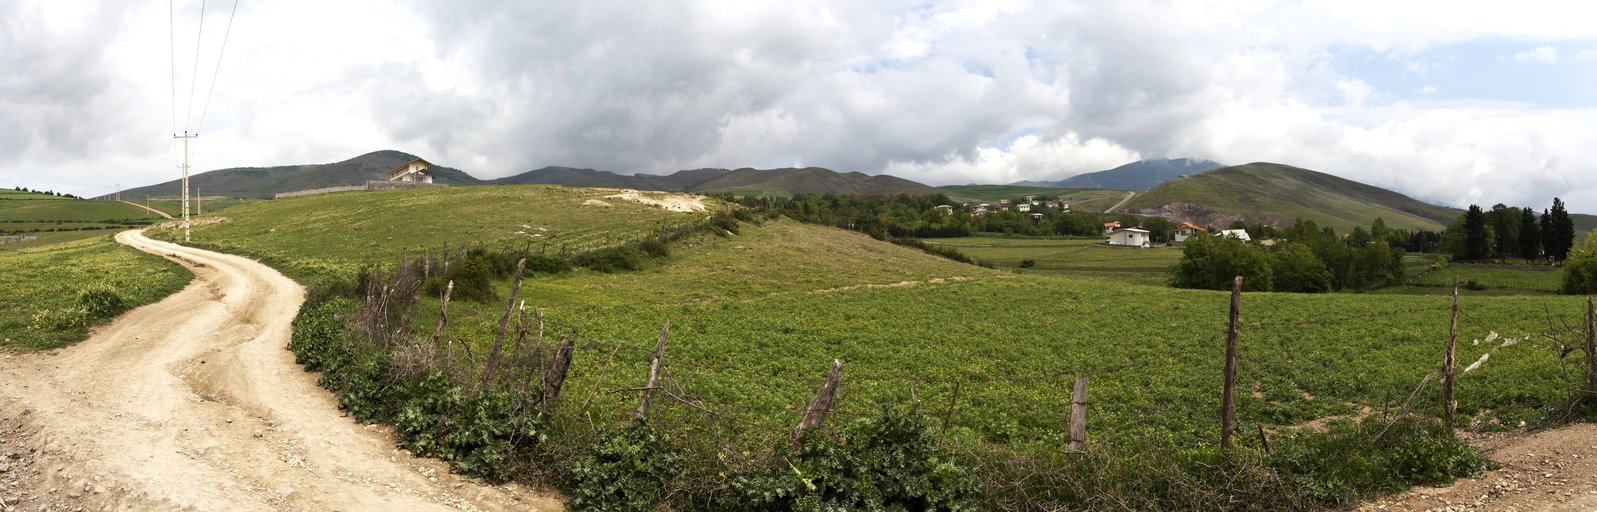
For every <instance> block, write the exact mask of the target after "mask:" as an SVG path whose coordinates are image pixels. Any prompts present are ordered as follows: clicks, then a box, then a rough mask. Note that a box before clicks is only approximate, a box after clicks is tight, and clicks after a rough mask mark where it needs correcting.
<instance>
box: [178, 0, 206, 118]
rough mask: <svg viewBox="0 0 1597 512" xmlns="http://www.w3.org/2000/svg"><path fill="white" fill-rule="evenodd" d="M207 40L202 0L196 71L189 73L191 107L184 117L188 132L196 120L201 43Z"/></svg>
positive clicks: (195, 40) (203, 0) (197, 38)
mask: <svg viewBox="0 0 1597 512" xmlns="http://www.w3.org/2000/svg"><path fill="white" fill-rule="evenodd" d="M204 40H205V0H200V29H199V30H198V31H197V33H196V35H195V36H194V72H193V73H192V74H190V75H189V109H188V114H187V115H186V116H185V117H184V118H183V132H184V133H188V131H189V126H191V124H190V122H191V121H193V120H194V89H195V86H196V85H198V84H199V81H200V43H201V42H203V41H204Z"/></svg>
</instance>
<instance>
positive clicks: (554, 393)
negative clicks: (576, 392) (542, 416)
mask: <svg viewBox="0 0 1597 512" xmlns="http://www.w3.org/2000/svg"><path fill="white" fill-rule="evenodd" d="M571 350H572V344H571V338H565V337H562V338H560V344H559V345H558V346H556V347H555V353H554V360H553V361H550V362H549V368H548V369H546V370H544V372H543V402H542V403H540V404H539V407H540V408H542V409H543V411H544V412H549V410H550V409H553V408H554V406H555V402H557V401H559V400H560V387H561V386H563V385H565V382H566V369H567V368H570V367H571Z"/></svg>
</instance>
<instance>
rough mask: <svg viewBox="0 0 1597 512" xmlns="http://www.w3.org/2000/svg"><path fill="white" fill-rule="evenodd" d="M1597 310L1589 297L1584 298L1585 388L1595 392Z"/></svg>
mask: <svg viewBox="0 0 1597 512" xmlns="http://www.w3.org/2000/svg"><path fill="white" fill-rule="evenodd" d="M1594 330H1597V309H1594V307H1593V306H1592V300H1591V296H1590V295H1588V296H1586V368H1587V369H1586V386H1587V387H1588V388H1590V389H1591V390H1592V391H1597V333H1594V332H1593V331H1594Z"/></svg>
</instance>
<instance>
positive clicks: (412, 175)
mask: <svg viewBox="0 0 1597 512" xmlns="http://www.w3.org/2000/svg"><path fill="white" fill-rule="evenodd" d="M427 165H428V164H427V161H426V160H422V159H420V158H417V159H415V160H411V161H409V162H405V163H404V164H401V165H400V166H399V167H395V168H394V170H392V171H388V181H397V182H401V183H432V182H433V173H432V171H428V170H427Z"/></svg>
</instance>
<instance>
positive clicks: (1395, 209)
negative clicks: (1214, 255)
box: [1124, 163, 1458, 232]
mask: <svg viewBox="0 0 1597 512" xmlns="http://www.w3.org/2000/svg"><path fill="white" fill-rule="evenodd" d="M1177 202H1182V203H1195V204H1198V205H1200V206H1202V207H1204V208H1207V209H1209V210H1211V211H1214V212H1221V213H1237V214H1242V215H1244V216H1246V217H1247V218H1249V219H1264V220H1272V221H1276V222H1277V223H1283V224H1290V223H1291V222H1292V219H1294V218H1303V219H1312V220H1314V221H1315V222H1316V223H1318V224H1319V225H1321V226H1331V227H1334V228H1336V229H1337V230H1338V231H1344V232H1345V231H1347V230H1350V229H1352V228H1353V227H1354V226H1368V225H1369V224H1370V222H1371V221H1372V220H1374V219H1375V218H1376V217H1381V218H1382V219H1383V220H1385V221H1386V225H1387V226H1389V227H1392V228H1399V229H1427V230H1432V231H1440V230H1441V229H1442V228H1443V227H1445V223H1447V222H1451V221H1452V219H1453V218H1454V217H1456V216H1457V215H1458V212H1457V211H1454V210H1452V209H1450V208H1446V207H1441V206H1435V205H1431V204H1426V203H1423V202H1420V201H1416V200H1413V199H1410V198H1408V197H1406V196H1402V195H1401V194H1398V193H1396V192H1392V191H1389V190H1385V189H1381V188H1377V187H1372V186H1369V185H1365V184H1362V183H1358V182H1353V181H1348V180H1344V179H1341V178H1337V177H1335V176H1331V175H1328V174H1323V173H1318V172H1314V171H1309V170H1306V169H1299V168H1296V167H1291V166H1286V165H1280V164H1271V163H1252V164H1247V165H1238V166H1233V167H1225V168H1220V169H1216V170H1213V171H1209V172H1206V173H1203V174H1199V175H1196V176H1192V177H1189V178H1186V179H1180V180H1175V181H1170V182H1166V183H1164V184H1162V185H1160V186H1158V187H1155V188H1154V189H1153V190H1149V191H1147V192H1144V193H1142V194H1138V195H1137V197H1136V198H1134V199H1132V200H1131V202H1130V203H1128V204H1127V205H1126V206H1125V207H1124V208H1126V209H1127V210H1136V209H1157V208H1159V207H1161V206H1163V205H1166V204H1170V203H1177Z"/></svg>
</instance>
